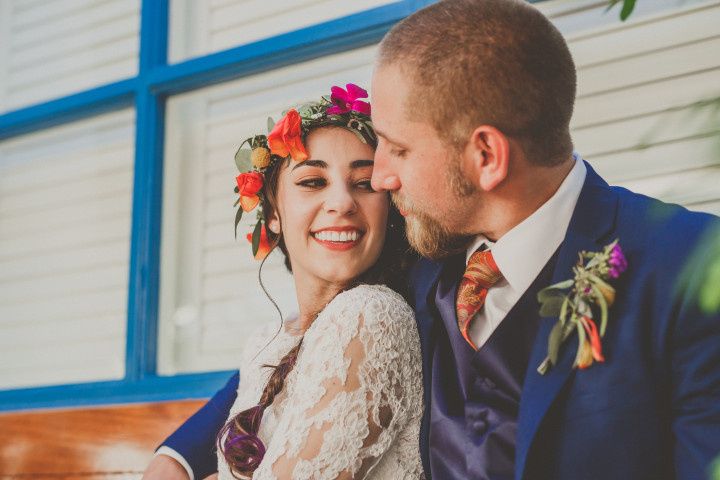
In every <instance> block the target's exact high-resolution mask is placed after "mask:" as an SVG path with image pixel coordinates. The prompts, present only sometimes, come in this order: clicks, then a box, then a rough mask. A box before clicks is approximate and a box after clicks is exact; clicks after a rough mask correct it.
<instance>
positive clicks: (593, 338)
mask: <svg viewBox="0 0 720 480" xmlns="http://www.w3.org/2000/svg"><path fill="white" fill-rule="evenodd" d="M583 327H585V331H586V332H587V335H588V338H589V339H590V349H591V350H592V357H593V359H595V361H596V362H604V361H605V357H603V354H602V344H601V343H600V335H599V334H598V329H597V325H595V322H593V319H592V318H590V317H583Z"/></svg>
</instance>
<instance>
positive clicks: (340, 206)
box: [324, 184, 357, 215]
mask: <svg viewBox="0 0 720 480" xmlns="http://www.w3.org/2000/svg"><path fill="white" fill-rule="evenodd" d="M324 207H325V211H326V212H327V213H334V214H338V215H348V214H351V213H354V212H355V211H356V210H357V203H356V202H355V197H354V196H353V195H352V192H351V191H350V190H349V189H348V187H347V186H345V185H342V186H341V185H337V184H336V185H335V186H333V187H331V188H329V189H328V190H327V198H325V203H324Z"/></svg>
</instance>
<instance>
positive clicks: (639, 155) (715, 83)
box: [539, 0, 720, 214]
mask: <svg viewBox="0 0 720 480" xmlns="http://www.w3.org/2000/svg"><path fill="white" fill-rule="evenodd" d="M653 3H655V4H653ZM660 4H661V5H660ZM673 4H674V5H678V6H673ZM605 5H606V3H605V2H599V1H586V0H581V1H577V2H573V3H570V2H567V1H551V2H547V3H542V4H539V6H540V8H541V9H542V10H544V11H546V12H547V13H548V14H549V15H551V17H552V18H553V20H555V21H556V23H557V24H558V25H559V26H560V28H561V29H563V30H564V31H565V32H569V33H567V39H568V43H569V45H570V49H571V51H572V53H573V56H574V58H575V62H576V64H577V67H578V100H577V103H576V107H575V115H574V117H573V122H572V132H573V139H574V142H575V147H576V149H577V150H579V151H580V152H581V153H582V155H583V156H584V157H585V158H586V159H587V160H589V161H590V163H591V164H592V165H593V166H594V167H595V168H596V169H597V170H598V171H599V173H600V174H601V175H603V176H604V177H605V178H606V179H607V180H608V181H609V182H610V183H613V184H619V185H623V186H626V187H628V188H630V189H632V190H635V191H637V192H640V193H645V194H647V195H651V196H654V197H657V198H660V199H662V200H665V201H669V202H674V203H681V204H684V205H687V206H689V207H690V208H693V209H697V210H703V211H709V212H713V213H716V214H717V213H718V212H720V187H719V185H720V54H718V52H720V2H719V1H717V0H713V1H703V2H697V1H695V2H688V1H684V2H683V1H680V0H673V1H670V0H658V1H657V2H649V1H648V0H645V1H643V0H639V1H638V6H639V7H640V6H644V7H645V8H646V10H648V9H650V10H651V11H649V12H648V11H643V10H642V9H641V10H640V11H639V12H637V14H633V16H631V17H630V20H629V21H627V22H625V23H622V22H620V21H619V20H617V9H616V10H613V11H611V12H609V13H608V14H603V12H604V9H605ZM651 7H652V8H651ZM660 7H663V8H660ZM652 10H654V11H652ZM609 15H610V16H611V17H610V18H608V16H609ZM592 18H594V19H595V24H596V25H597V26H593V23H592V22H591V21H590V20H591V19H592ZM578 24H583V25H585V28H582V29H578V28H577V25H578ZM713 100H714V101H713Z"/></svg>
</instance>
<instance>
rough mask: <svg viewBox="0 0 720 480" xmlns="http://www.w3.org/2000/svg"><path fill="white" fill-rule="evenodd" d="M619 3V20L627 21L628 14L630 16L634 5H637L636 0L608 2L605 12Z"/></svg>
mask: <svg viewBox="0 0 720 480" xmlns="http://www.w3.org/2000/svg"><path fill="white" fill-rule="evenodd" d="M620 2H622V8H621V9H620V20H622V21H623V22H624V21H625V20H627V19H628V17H629V16H630V14H632V12H633V10H635V3H637V0H608V7H607V10H610V9H611V8H613V7H614V6H615V5H617V4H618V3H620ZM607 10H606V11H607Z"/></svg>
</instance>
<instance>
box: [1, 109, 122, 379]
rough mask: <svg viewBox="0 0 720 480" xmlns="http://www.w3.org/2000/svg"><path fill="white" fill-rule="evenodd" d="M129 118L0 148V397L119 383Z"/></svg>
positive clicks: (95, 121) (66, 128)
mask: <svg viewBox="0 0 720 480" xmlns="http://www.w3.org/2000/svg"><path fill="white" fill-rule="evenodd" d="M134 133H135V132H134V114H133V112H132V111H129V110H125V111H121V112H116V113H111V114H106V115H102V116H99V117H94V118H92V119H89V120H83V121H78V122H74V123H70V124H66V125H63V126H60V127H54V128H51V129H48V130H45V131H41V132H38V133H32V134H28V135H24V136H21V137H16V138H13V139H10V140H6V141H3V142H0V331H1V332H2V335H0V389H4V388H18V387H26V386H35V385H47V384H59V383H74V382H84V381H92V380H103V379H119V378H122V377H123V375H124V363H125V343H126V339H125V338H126V337H125V330H126V322H127V319H126V317H127V314H126V312H127V305H126V304H127V284H128V268H129V267H128V265H129V263H128V257H129V244H130V218H131V214H130V210H131V201H132V180H133V174H132V168H133V142H134Z"/></svg>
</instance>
